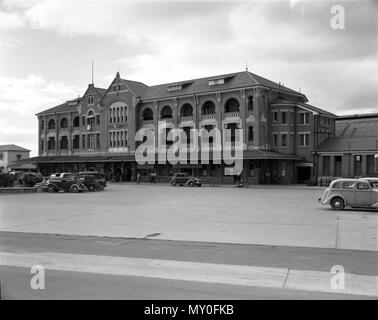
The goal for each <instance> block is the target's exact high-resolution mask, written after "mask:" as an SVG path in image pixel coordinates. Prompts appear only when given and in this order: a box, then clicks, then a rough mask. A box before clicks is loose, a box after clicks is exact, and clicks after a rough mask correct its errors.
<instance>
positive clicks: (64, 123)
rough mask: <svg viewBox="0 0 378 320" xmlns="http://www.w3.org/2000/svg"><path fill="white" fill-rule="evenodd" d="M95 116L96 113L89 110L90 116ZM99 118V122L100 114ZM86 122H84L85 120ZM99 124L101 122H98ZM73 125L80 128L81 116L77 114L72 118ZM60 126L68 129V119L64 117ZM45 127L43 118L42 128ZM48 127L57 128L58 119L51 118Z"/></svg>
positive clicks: (50, 128)
mask: <svg viewBox="0 0 378 320" xmlns="http://www.w3.org/2000/svg"><path fill="white" fill-rule="evenodd" d="M93 117H94V114H93V112H92V111H91V112H89V113H88V118H93ZM97 118H98V121H97V122H99V115H97ZM83 123H84V122H83ZM97 124H99V123H97ZM72 126H73V127H74V128H78V127H80V117H79V116H76V117H74V118H73V120H72ZM59 128H60V129H66V128H68V120H67V118H62V119H61V120H60V122H59ZM43 129H44V123H43V120H42V130H43ZM47 129H49V130H53V129H56V121H55V120H54V119H50V120H49V121H48V122H47Z"/></svg>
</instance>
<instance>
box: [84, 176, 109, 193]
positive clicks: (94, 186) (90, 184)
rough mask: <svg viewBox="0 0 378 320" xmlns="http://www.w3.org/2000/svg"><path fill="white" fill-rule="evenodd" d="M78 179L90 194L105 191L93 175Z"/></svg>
mask: <svg viewBox="0 0 378 320" xmlns="http://www.w3.org/2000/svg"><path fill="white" fill-rule="evenodd" d="M78 179H79V180H80V181H81V182H82V183H83V185H84V187H85V188H86V189H87V190H88V191H90V192H93V191H102V190H104V188H103V186H102V185H101V184H100V183H99V182H98V181H97V180H96V179H95V177H94V176H93V175H81V176H80V178H78Z"/></svg>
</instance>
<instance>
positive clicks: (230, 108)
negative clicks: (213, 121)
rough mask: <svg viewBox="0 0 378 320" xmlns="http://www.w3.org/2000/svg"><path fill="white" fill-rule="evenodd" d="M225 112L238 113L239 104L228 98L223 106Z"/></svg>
mask: <svg viewBox="0 0 378 320" xmlns="http://www.w3.org/2000/svg"><path fill="white" fill-rule="evenodd" d="M224 111H225V112H239V102H238V100H236V99H235V98H230V99H228V100H227V102H226V104H225V106H224Z"/></svg>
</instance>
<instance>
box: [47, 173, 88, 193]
mask: <svg viewBox="0 0 378 320" xmlns="http://www.w3.org/2000/svg"><path fill="white" fill-rule="evenodd" d="M46 183H47V191H48V192H59V191H64V192H83V191H84V189H85V187H84V185H83V183H82V182H81V181H80V180H79V179H77V178H76V177H75V176H74V175H73V174H72V173H69V172H63V173H54V174H52V175H51V176H50V178H49V180H48V181H47V182H45V184H46Z"/></svg>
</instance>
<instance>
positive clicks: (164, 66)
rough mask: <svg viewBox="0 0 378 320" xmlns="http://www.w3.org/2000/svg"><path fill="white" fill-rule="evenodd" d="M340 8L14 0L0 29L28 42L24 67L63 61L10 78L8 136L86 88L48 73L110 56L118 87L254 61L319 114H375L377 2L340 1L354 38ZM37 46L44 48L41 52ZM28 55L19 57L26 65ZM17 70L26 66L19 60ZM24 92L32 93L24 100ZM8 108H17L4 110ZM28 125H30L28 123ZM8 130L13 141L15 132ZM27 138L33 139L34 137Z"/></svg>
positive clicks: (6, 83) (71, 70)
mask: <svg viewBox="0 0 378 320" xmlns="http://www.w3.org/2000/svg"><path fill="white" fill-rule="evenodd" d="M334 4H335V2H334V1H320V2H318V1H290V2H289V1H241V2H237V1H230V2H215V1H210V2H206V1H205V2H199V1H190V2H182V1H180V2H178V3H177V2H172V1H166V2H164V1H151V2H146V1H135V2H132V1H125V2H122V1H101V2H100V1H97V0H86V1H72V0H70V1H67V0H49V1H47V0H35V1H32V2H29V1H23V0H16V1H13V0H12V1H11V0H5V1H3V2H2V3H1V5H0V7H1V8H3V9H2V11H1V13H2V14H3V15H4V17H5V19H4V20H3V21H2V22H1V20H0V29H1V26H2V28H3V30H5V31H8V33H7V34H6V35H7V38H5V37H3V39H5V41H4V40H3V42H2V48H3V47H5V48H10V47H17V46H22V45H23V44H24V43H26V45H28V49H29V48H31V49H30V52H27V51H26V52H25V59H24V61H33V62H34V60H38V59H40V60H42V58H41V57H44V58H45V59H46V57H48V56H49V54H51V56H53V57H52V58H51V60H53V63H51V64H49V61H47V62H45V61H38V68H40V69H41V70H40V71H39V70H38V71H34V70H33V71H32V72H34V73H38V74H41V75H42V74H43V72H45V73H44V75H43V76H36V75H33V74H30V75H28V74H29V73H30V72H29V73H27V74H26V75H23V76H22V77H19V78H13V77H6V78H0V85H1V88H0V102H1V104H0V112H2V113H4V111H7V110H9V107H8V106H9V105H12V106H13V105H14V106H16V107H15V108H13V107H12V113H10V114H9V115H6V116H5V117H2V119H5V118H6V119H7V120H6V121H5V120H2V119H1V120H0V126H3V125H8V124H9V123H13V124H12V127H10V125H8V127H7V128H12V132H13V131H14V132H15V133H16V134H20V136H19V137H21V135H22V134H24V133H25V130H26V129H27V128H29V129H30V128H32V129H33V130H34V131H33V132H34V134H35V135H36V132H37V131H36V120H31V119H35V117H34V113H35V112H38V111H40V110H43V109H44V108H49V107H52V106H54V105H55V104H58V103H60V102H61V101H64V100H67V99H70V98H71V97H72V96H76V95H77V90H76V88H72V87H70V86H69V85H66V84H64V83H59V82H51V81H50V82H49V81H47V80H46V79H47V78H49V79H50V77H51V76H52V75H51V73H49V72H48V70H47V69H50V70H51V69H53V70H59V72H57V73H59V74H54V75H53V76H54V77H55V76H56V77H57V78H59V77H61V78H64V77H65V79H72V80H71V81H74V79H77V78H78V77H79V74H78V73H79V71H78V69H79V68H80V66H78V64H79V63H82V61H84V60H85V59H86V56H88V57H91V55H92V54H93V51H94V50H96V53H98V54H101V57H102V60H100V61H101V63H106V64H107V65H106V66H103V65H101V66H98V61H99V60H96V62H97V65H96V68H95V70H96V72H97V73H96V77H97V79H106V80H107V82H108V84H109V83H110V81H111V80H112V79H113V77H114V73H115V72H116V70H117V69H118V68H119V69H120V70H121V75H122V76H123V77H125V78H127V79H132V80H138V81H142V82H145V83H146V84H148V85H151V84H158V83H166V82H171V81H172V82H173V81H179V80H185V79H190V78H196V77H202V76H209V75H216V74H222V73H228V72H235V71H240V70H243V69H244V68H245V65H246V62H248V66H249V70H250V71H252V72H254V73H257V74H260V75H262V76H264V77H266V78H269V79H271V80H273V81H276V82H279V81H281V82H284V83H285V85H286V86H289V87H292V88H293V89H295V90H298V88H299V87H301V90H302V92H304V93H305V94H306V95H307V97H308V98H309V100H310V103H312V104H314V105H316V106H318V107H321V108H324V109H327V110H329V111H332V112H335V113H357V112H367V111H374V110H375V109H376V107H377V105H376V104H377V101H378V93H377V92H378V91H377V90H376V88H377V87H378V78H377V75H378V69H377V68H378V66H377V63H376V61H377V59H378V50H377V49H378V48H377V46H378V38H377V36H378V33H377V29H378V25H377V21H378V16H377V14H378V10H377V9H378V7H377V2H374V1H340V2H337V4H341V5H343V6H344V7H345V13H346V18H345V23H346V28H345V30H333V29H332V28H331V27H330V19H331V17H332V14H331V12H330V8H331V6H332V5H334ZM17 28H20V29H21V30H23V29H26V28H28V29H30V30H32V32H29V33H28V36H29V37H28V38H25V37H26V36H25V34H26V32H25V33H22V34H23V35H22V36H23V37H22V36H20V38H17V37H16V36H19V34H13V33H12V34H11V31H12V30H16V29H17ZM30 30H29V31H30ZM46 35H47V36H46ZM52 35H53V37H55V38H56V39H58V40H56V41H57V42H54V45H55V49H54V48H49V45H50V42H49V41H48V39H51V38H49V37H51V36H52ZM33 37H35V38H38V41H40V42H38V41H36V40H34V39H33ZM41 39H42V40H41ZM45 39H46V40H45ZM67 39H69V40H67ZM72 39H75V40H74V41H72ZM33 41H34V42H33ZM43 41H44V42H43ZM41 42H43V43H42V45H41ZM58 42H59V43H58ZM111 42H112V43H111ZM33 43H38V44H39V47H37V48H33V47H32V44H33ZM66 45H67V46H66ZM41 47H43V49H41ZM56 48H58V49H56ZM21 49H22V48H21ZM38 50H40V52H38ZM9 52H11V51H10V50H9ZM12 54H13V53H12V52H11V53H10V54H8V57H11V56H12ZM22 57H23V56H22V55H21V54H20V50H19V51H18V55H17V58H18V59H22ZM79 57H80V58H81V59H82V60H81V61H80V62H77V64H75V63H76V62H75V61H73V60H75V59H73V58H76V59H77V60H79ZM88 59H89V58H88ZM10 62H11V63H13V64H14V65H15V66H16V67H17V65H18V63H17V61H13V62H12V61H10ZM59 64H61V65H63V68H62V67H61V68H58V66H60V65H59ZM33 65H34V64H33ZM24 67H25V66H24ZM20 69H21V67H20ZM29 70H30V69H29ZM80 70H82V69H80ZM98 70H101V71H98ZM61 72H63V73H64V72H66V74H60V73H61ZM100 72H101V74H100ZM20 73H21V72H20ZM46 74H48V75H49V76H48V77H46ZM109 74H111V75H109ZM1 79H3V82H2V83H1ZM68 81H69V80H67V81H66V82H67V83H68ZM18 87H20V88H23V90H24V91H23V92H25V94H24V93H23V94H22V95H20V94H18V92H20V91H18V90H17V88H18ZM8 92H9V93H8ZM80 92H81V93H82V92H83V91H80ZM23 96H25V97H27V98H23ZM3 103H8V105H7V106H6V107H2V106H3ZM1 108H3V110H1ZM20 110H23V111H21V112H20ZM13 115H15V116H16V117H15V118H12V117H13ZM19 117H20V119H24V120H22V121H21V122H19V120H18V118H19ZM28 117H29V118H28ZM11 119H17V121H12V120H11ZM31 121H34V124H33V127H30V126H29V123H30V122H31ZM29 129H28V130H29ZM1 130H2V129H0V138H2V139H3V140H4V137H5V134H6V133H5V132H1ZM30 130H31V129H30ZM27 132H28V134H29V135H30V134H32V130H31V131H27ZM1 134H3V135H2V136H1ZM7 137H8V138H10V136H7ZM33 139H34V137H33Z"/></svg>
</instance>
